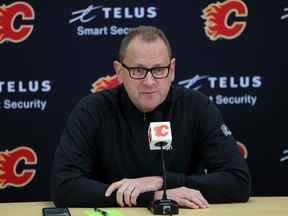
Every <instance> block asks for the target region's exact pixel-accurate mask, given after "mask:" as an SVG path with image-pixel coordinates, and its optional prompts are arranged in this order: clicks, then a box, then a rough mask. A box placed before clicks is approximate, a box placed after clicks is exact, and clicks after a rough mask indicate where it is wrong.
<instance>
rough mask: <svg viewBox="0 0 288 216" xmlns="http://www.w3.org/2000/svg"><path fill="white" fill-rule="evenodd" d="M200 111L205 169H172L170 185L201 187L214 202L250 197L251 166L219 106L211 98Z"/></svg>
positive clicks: (198, 131)
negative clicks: (190, 171)
mask: <svg viewBox="0 0 288 216" xmlns="http://www.w3.org/2000/svg"><path fill="white" fill-rule="evenodd" d="M197 113H198V114H197V116H198V121H197V122H198V123H197V125H198V126H197V134H198V139H197V142H198V143H197V144H198V154H199V157H200V158H201V164H202V166H203V170H205V172H204V173H202V174H192V175H185V174H183V173H174V172H168V174H167V185H168V187H170V188H171V187H179V186H186V187H189V188H193V189H197V190H199V191H200V192H201V193H202V194H203V196H204V197H205V198H206V199H207V200H208V202H210V203H221V202H222V203H223V202H245V201H247V200H248V199H249V195H250V174H249V170H248V166H247V164H246V161H245V160H244V159H243V157H242V156H241V155H240V151H239V149H238V147H237V144H236V142H235V140H234V138H233V136H232V134H231V132H230V131H229V129H228V128H227V127H226V126H225V124H224V122H223V120H222V116H221V114H220V112H219V110H218V109H217V108H216V107H215V105H214V104H213V103H212V102H211V101H210V100H209V101H208V102H207V103H206V104H205V105H203V106H202V107H200V108H199V110H198V112H197Z"/></svg>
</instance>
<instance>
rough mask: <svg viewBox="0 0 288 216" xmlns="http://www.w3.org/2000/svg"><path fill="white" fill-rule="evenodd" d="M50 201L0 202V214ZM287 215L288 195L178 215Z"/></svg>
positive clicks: (136, 211) (27, 214) (76, 215)
mask: <svg viewBox="0 0 288 216" xmlns="http://www.w3.org/2000/svg"><path fill="white" fill-rule="evenodd" d="M43 207H54V205H53V203H52V202H26V203H25V202H22V203H0V214H1V216H42V208H43ZM117 209H118V210H119V211H120V212H121V213H122V214H123V216H135V215H137V216H146V215H147V216H148V215H149V216H151V215H152V214H151V212H149V211H148V210H147V209H146V208H117ZM69 210H70V213H71V216H85V211H86V210H90V209H88V208H87V209H86V208H69ZM180 215H181V216H188V215H189V216H191V215H193V216H250V215H251V216H287V215H288V197H252V198H250V200H249V202H248V203H232V204H211V205H210V207H209V208H208V209H183V208H181V209H179V216H180Z"/></svg>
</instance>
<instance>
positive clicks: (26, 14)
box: [0, 1, 34, 44]
mask: <svg viewBox="0 0 288 216" xmlns="http://www.w3.org/2000/svg"><path fill="white" fill-rule="evenodd" d="M19 15H21V16H22V20H33V19H34V10H33V8H32V7H31V6H30V5H29V4H27V3H26V2H21V1H19V2H14V3H12V4H11V5H8V6H5V5H2V6H0V44H1V43H4V42H5V41H10V42H14V43H19V42H22V41H24V40H26V39H27V38H28V37H29V35H30V34H31V32H32V30H33V26H32V25H21V26H20V27H19V28H18V29H16V28H15V26H14V22H15V19H16V17H17V16H19Z"/></svg>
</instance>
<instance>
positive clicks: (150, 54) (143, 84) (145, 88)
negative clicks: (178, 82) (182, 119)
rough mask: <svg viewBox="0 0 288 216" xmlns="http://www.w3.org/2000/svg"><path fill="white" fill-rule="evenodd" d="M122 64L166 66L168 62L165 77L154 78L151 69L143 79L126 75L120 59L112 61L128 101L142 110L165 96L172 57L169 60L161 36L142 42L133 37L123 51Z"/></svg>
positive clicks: (150, 109) (172, 76)
mask: <svg viewBox="0 0 288 216" xmlns="http://www.w3.org/2000/svg"><path fill="white" fill-rule="evenodd" d="M123 63H124V64H125V65H127V66H128V67H145V68H154V67H161V66H162V67H166V66H168V65H169V64H170V68H169V75H168V77H167V78H163V79H154V78H153V76H152V74H151V72H149V73H148V74H147V76H146V77H145V78H144V79H140V80H135V79H132V78H130V76H129V72H128V70H127V69H126V68H125V67H123V65H121V63H120V62H117V61H115V62H114V69H115V71H116V73H117V75H118V79H119V81H120V82H122V83H123V85H124V87H125V89H126V91H127V93H128V96H129V98H130V100H131V101H132V102H133V104H134V105H135V106H136V107H137V108H138V109H139V110H140V111H142V112H149V111H152V110H154V109H155V108H156V107H157V106H158V105H160V104H161V103H162V102H163V101H164V100H165V99H166V97H167V95H168V92H169V89H170V86H171V82H172V81H173V80H174V76H175V59H172V60H170V58H169V55H168V50H167V48H166V46H165V44H164V42H163V41H162V40H161V39H157V40H156V41H154V42H145V41H142V40H141V38H139V37H136V38H134V39H133V40H132V41H131V42H130V44H129V46H128V48H127V51H126V55H125V57H124V59H123Z"/></svg>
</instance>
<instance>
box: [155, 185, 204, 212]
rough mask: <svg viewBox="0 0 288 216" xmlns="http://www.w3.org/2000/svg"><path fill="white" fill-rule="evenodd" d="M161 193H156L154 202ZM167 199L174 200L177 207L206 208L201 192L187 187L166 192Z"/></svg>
mask: <svg viewBox="0 0 288 216" xmlns="http://www.w3.org/2000/svg"><path fill="white" fill-rule="evenodd" d="M162 195H163V191H156V192H155V195H154V200H158V199H161V198H162ZM167 197H168V198H169V199H172V200H175V201H176V202H177V203H178V205H179V206H181V207H186V208H193V209H198V208H208V207H209V204H208V202H207V200H206V199H205V198H204V197H203V196H202V194H201V192H200V191H198V190H194V189H191V188H187V187H178V188H173V189H168V190H167Z"/></svg>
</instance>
